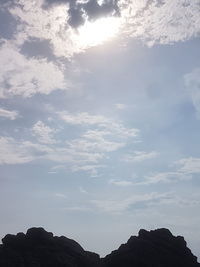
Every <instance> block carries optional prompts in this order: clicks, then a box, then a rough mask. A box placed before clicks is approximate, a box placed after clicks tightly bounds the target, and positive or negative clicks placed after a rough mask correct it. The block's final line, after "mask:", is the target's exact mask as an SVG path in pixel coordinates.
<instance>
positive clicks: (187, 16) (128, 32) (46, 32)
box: [9, 0, 200, 58]
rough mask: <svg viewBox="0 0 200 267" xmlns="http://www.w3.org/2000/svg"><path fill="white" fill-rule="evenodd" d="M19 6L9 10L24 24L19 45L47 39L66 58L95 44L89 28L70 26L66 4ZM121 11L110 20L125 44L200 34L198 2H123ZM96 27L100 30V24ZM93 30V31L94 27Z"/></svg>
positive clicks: (22, 0) (23, 3) (166, 41)
mask: <svg viewBox="0 0 200 267" xmlns="http://www.w3.org/2000/svg"><path fill="white" fill-rule="evenodd" d="M18 3H19V4H20V5H17V6H12V7H11V8H10V9H9V11H10V12H11V14H12V15H13V16H15V17H16V18H17V20H18V23H19V22H20V23H21V24H20V25H19V26H18V29H17V32H16V34H15V38H16V40H15V42H16V44H17V45H21V44H23V43H24V42H25V41H26V40H30V38H38V39H40V40H42V39H46V40H49V41H50V44H51V46H52V48H53V52H54V54H55V55H56V56H57V57H61V56H64V57H67V58H70V57H71V56H73V55H74V53H79V52H81V51H83V50H85V49H86V48H88V47H90V46H93V45H96V43H97V42H96V40H95V39H94V40H93V42H90V43H88V39H91V36H88V29H89V28H86V27H87V26H85V28H84V27H82V28H83V29H82V31H81V30H80V29H79V31H75V30H74V29H72V28H71V27H70V26H69V24H68V22H67V21H68V18H69V17H68V5H67V4H63V3H62V4H60V5H56V6H54V7H52V8H49V9H44V8H42V4H43V0H37V1H26V0H18ZM119 8H120V13H121V17H120V18H108V19H113V20H114V21H115V22H113V27H112V31H113V30H114V29H115V28H116V29H117V30H119V36H123V38H122V41H124V39H129V38H130V37H132V38H140V39H142V40H144V42H145V43H147V44H148V45H153V44H155V43H161V44H169V43H173V42H178V41H184V40H188V39H190V38H192V37H195V36H198V35H199V33H200V18H199V17H200V16H199V14H200V10H199V0H193V1H185V0H168V1H160V0H155V1H148V0H143V1H141V0H136V1H135V0H130V1H127V0H120V1H119ZM166 14H168V15H167V16H166ZM86 24H87V23H86ZM118 24H120V25H118ZM96 25H97V27H99V26H98V25H99V24H98V21H97V22H96ZM91 27H92V29H93V28H94V25H93V24H92V26H91ZM97 31H98V29H97ZM102 31H103V30H102ZM78 32H79V34H78ZM93 32H94V33H95V28H94V29H93ZM104 32H105V30H104ZM124 37H126V38H124Z"/></svg>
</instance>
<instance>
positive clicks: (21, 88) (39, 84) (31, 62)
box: [0, 42, 67, 98]
mask: <svg viewBox="0 0 200 267" xmlns="http://www.w3.org/2000/svg"><path fill="white" fill-rule="evenodd" d="M0 58H1V67H0V98H8V97H11V96H15V95H21V96H23V97H31V96H33V95H35V94H37V93H40V94H46V95H47V94H50V93H51V92H52V91H54V90H57V89H62V90H64V89H67V85H66V82H65V78H64V74H63V71H62V69H60V68H59V66H58V65H56V64H55V63H53V62H47V60H46V59H35V58H31V59H27V58H26V57H25V56H23V55H22V54H21V53H20V52H19V51H18V49H17V48H16V47H14V46H13V45H11V44H10V43H9V42H6V43H5V44H4V45H3V46H2V47H1V48H0ZM22 74H23V75H22Z"/></svg>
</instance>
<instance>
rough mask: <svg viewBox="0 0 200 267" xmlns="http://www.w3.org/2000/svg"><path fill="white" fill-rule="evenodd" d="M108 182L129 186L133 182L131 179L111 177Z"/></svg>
mask: <svg viewBox="0 0 200 267" xmlns="http://www.w3.org/2000/svg"><path fill="white" fill-rule="evenodd" d="M109 184H112V185H116V186H131V185H133V184H134V183H133V182H131V181H126V180H115V179H111V180H110V181H109Z"/></svg>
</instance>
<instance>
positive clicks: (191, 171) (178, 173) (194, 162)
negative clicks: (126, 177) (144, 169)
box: [135, 157, 200, 185]
mask: <svg viewBox="0 0 200 267" xmlns="http://www.w3.org/2000/svg"><path fill="white" fill-rule="evenodd" d="M173 165H174V166H175V167H176V169H175V170H174V171H169V172H160V173H155V174H152V175H147V176H145V177H144V181H142V182H139V183H135V185H149V184H157V183H173V182H177V181H187V180H191V179H192V178H193V175H195V174H200V158H192V157H190V158H183V159H180V160H178V161H176V162H175V163H174V164H173Z"/></svg>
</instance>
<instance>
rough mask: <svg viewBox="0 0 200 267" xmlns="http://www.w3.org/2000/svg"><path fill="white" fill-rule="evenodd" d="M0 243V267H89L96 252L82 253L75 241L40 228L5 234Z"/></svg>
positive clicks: (92, 264)
mask: <svg viewBox="0 0 200 267" xmlns="http://www.w3.org/2000/svg"><path fill="white" fill-rule="evenodd" d="M2 242H3V245H1V246H0V267H93V266H94V263H95V266H96V263H97V262H98V261H100V257H99V255H97V254H95V253H92V252H90V253H89V252H86V251H85V250H84V249H83V248H82V247H81V246H80V245H79V244H78V243H77V242H75V241H74V240H72V239H69V238H66V237H64V236H61V237H56V236H53V234H52V233H50V232H47V231H45V230H44V229H43V228H31V229H29V230H28V231H27V233H26V234H23V233H18V234H17V235H10V234H8V235H6V236H5V237H4V238H3V239H2Z"/></svg>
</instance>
